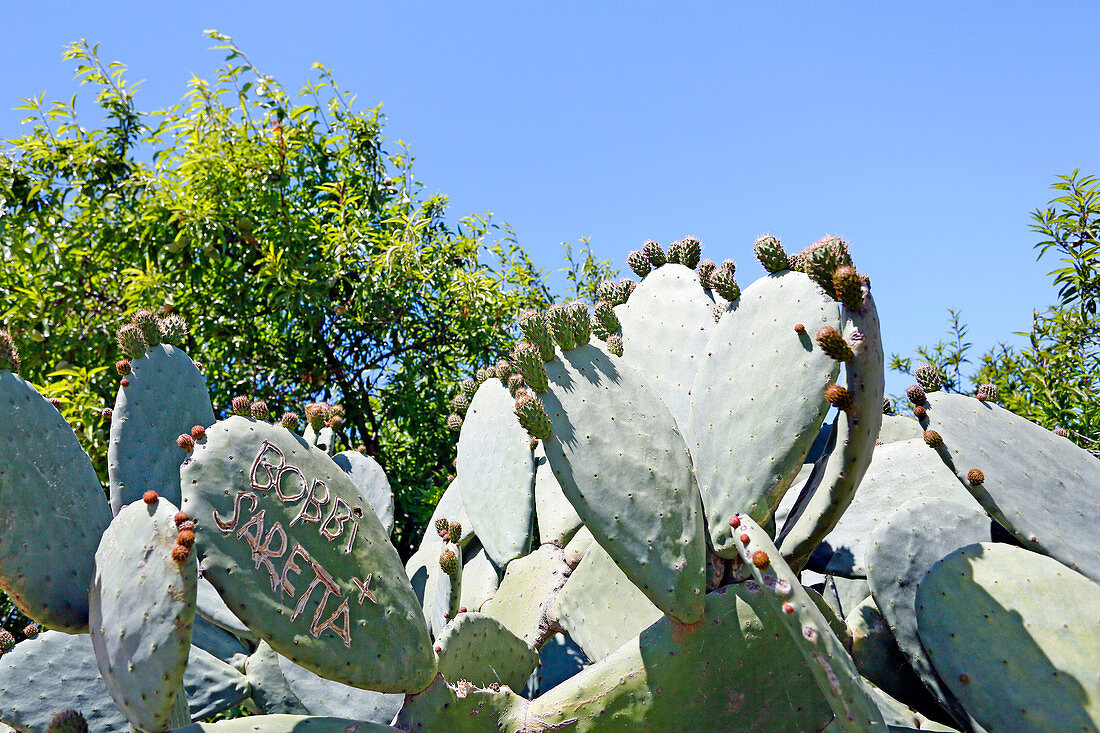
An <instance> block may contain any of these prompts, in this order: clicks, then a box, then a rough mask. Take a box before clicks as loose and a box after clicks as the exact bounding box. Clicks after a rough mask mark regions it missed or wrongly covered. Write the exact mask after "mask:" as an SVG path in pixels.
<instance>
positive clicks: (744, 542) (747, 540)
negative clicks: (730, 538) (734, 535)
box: [741, 534, 750, 545]
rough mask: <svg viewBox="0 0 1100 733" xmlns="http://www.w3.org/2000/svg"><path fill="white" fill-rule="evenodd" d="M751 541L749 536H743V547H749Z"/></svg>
mask: <svg viewBox="0 0 1100 733" xmlns="http://www.w3.org/2000/svg"><path fill="white" fill-rule="evenodd" d="M749 539H750V537H749V536H748V535H747V534H742V535H741V544H742V545H747V544H748V543H749Z"/></svg>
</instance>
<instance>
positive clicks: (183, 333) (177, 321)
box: [160, 313, 191, 346]
mask: <svg viewBox="0 0 1100 733" xmlns="http://www.w3.org/2000/svg"><path fill="white" fill-rule="evenodd" d="M190 333H191V329H189V328H188V327H187V321H185V320H183V318H181V317H180V316H178V315H176V314H175V313H173V314H172V315H170V316H168V317H167V318H165V319H164V320H163V321H161V322H160V338H161V340H162V341H163V342H164V343H166V344H171V345H172V346H183V344H184V343H185V342H186V341H187V336H188V334H190Z"/></svg>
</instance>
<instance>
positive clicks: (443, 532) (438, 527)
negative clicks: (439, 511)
mask: <svg viewBox="0 0 1100 733" xmlns="http://www.w3.org/2000/svg"><path fill="white" fill-rule="evenodd" d="M435 533H436V534H438V535H439V536H440V537H441V538H442V539H444V540H449V539H450V538H451V523H450V522H449V521H447V519H446V518H445V517H440V518H439V519H437V520H435Z"/></svg>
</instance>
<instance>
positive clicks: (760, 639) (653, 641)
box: [509, 585, 833, 733]
mask: <svg viewBox="0 0 1100 733" xmlns="http://www.w3.org/2000/svg"><path fill="white" fill-rule="evenodd" d="M750 595H751V594H750V593H749V592H748V591H747V590H746V589H745V588H744V587H743V586H740V585H731V586H726V587H723V588H720V589H718V590H717V591H714V592H713V593H709V594H707V596H706V611H705V614H704V618H703V620H702V621H701V622H700V623H698V624H694V625H691V626H684V625H681V624H678V623H676V622H674V621H672V620H671V619H668V618H664V619H662V620H660V621H658V622H657V623H656V624H654V625H653V626H651V627H650V628H648V629H646V630H645V631H643V632H642V633H641V635H639V636H637V637H635V638H634V639H633V640H631V641H629V642H627V643H626V644H624V645H623V646H622V647H621V648H620V649H619V650H618V651H616V652H615V653H614V654H612V655H611V656H609V657H607V658H606V659H604V660H603V661H600V662H597V663H596V664H593V665H592V666H590V667H588V668H586V669H585V670H584V671H583V672H581V673H580V674H578V675H576V676H575V677H573V678H572V679H570V680H567V681H566V682H563V683H562V684H560V685H558V686H557V687H555V688H554V689H553V690H551V691H549V692H547V693H544V694H543V695H541V696H540V697H539V698H537V699H535V700H532V701H531V702H530V703H529V704H528V705H527V707H526V709H525V710H523V711H522V713H523V716H522V721H523V722H524V723H525V724H526V725H527V726H528V727H527V728H519V727H518V726H517V727H515V728H510V729H509V730H517V729H518V730H535V731H559V730H568V731H571V732H573V731H576V732H577V733H580V732H584V731H587V732H590V733H635V732H636V731H677V732H678V733H714V732H715V731H722V732H723V733H739V732H744V733H749V732H750V731H753V732H754V731H817V730H821V729H823V728H824V727H825V726H826V724H828V723H829V721H830V720H831V719H832V718H833V714H832V711H831V709H830V708H829V705H828V703H827V702H826V700H825V698H824V697H823V696H822V694H821V693H820V692H819V691H818V689H817V686H816V685H815V684H814V683H813V680H812V678H811V672H810V670H809V669H808V668H807V667H806V664H805V662H803V660H802V658H801V656H800V655H799V652H798V651H797V650H796V648H795V645H794V644H793V643H792V642H791V640H790V638H789V637H788V636H787V635H786V633H785V632H784V631H783V630H782V629H781V628H779V626H778V624H776V623H774V622H772V621H769V620H767V618H766V617H764V616H758V614H757V613H756V612H755V611H754V610H753V607H752V606H751V605H750V602H749V598H748V597H749V596H750Z"/></svg>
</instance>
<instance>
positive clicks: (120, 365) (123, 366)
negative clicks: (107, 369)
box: [115, 359, 133, 377]
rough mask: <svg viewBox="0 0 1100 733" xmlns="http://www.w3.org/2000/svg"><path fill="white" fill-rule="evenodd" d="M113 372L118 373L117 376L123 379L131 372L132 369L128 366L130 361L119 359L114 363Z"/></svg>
mask: <svg viewBox="0 0 1100 733" xmlns="http://www.w3.org/2000/svg"><path fill="white" fill-rule="evenodd" d="M115 371H116V372H118V376H120V377H125V376H126V375H127V374H129V373H130V372H131V371H133V369H132V367H131V366H130V360H129V359H119V360H118V361H116V362H115Z"/></svg>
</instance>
